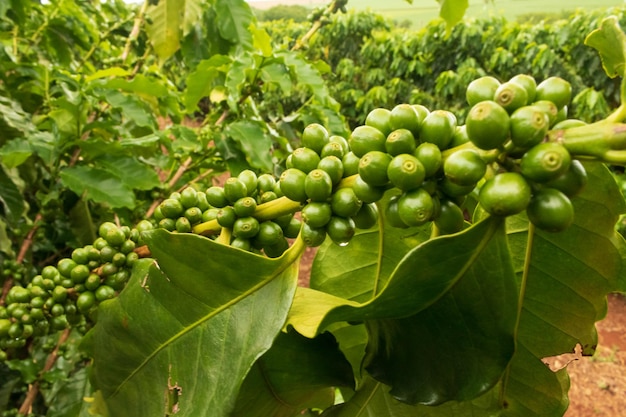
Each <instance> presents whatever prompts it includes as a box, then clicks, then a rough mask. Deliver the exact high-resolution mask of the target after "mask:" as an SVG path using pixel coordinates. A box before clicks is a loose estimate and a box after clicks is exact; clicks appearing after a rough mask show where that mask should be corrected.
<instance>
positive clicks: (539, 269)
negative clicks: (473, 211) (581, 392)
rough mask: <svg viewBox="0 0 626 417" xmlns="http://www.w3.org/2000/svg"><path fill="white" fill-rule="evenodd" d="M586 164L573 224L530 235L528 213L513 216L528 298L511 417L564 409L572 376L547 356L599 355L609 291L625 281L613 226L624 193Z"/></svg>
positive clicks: (511, 383)
mask: <svg viewBox="0 0 626 417" xmlns="http://www.w3.org/2000/svg"><path fill="white" fill-rule="evenodd" d="M585 167H586V169H587V173H588V176H589V183H588V184H587V187H586V188H585V190H584V192H583V193H582V194H581V195H580V196H578V197H576V198H574V199H573V203H574V208H575V213H576V217H575V220H574V224H573V225H572V226H571V227H570V228H568V229H567V230H566V231H564V232H561V233H548V232H541V231H536V230H534V229H533V230H531V231H530V232H531V236H530V237H531V240H529V230H528V223H527V222H526V221H525V219H524V218H523V217H521V216H520V217H517V218H513V219H511V220H510V221H509V240H510V242H511V248H512V253H513V254H514V256H515V264H516V268H517V271H518V272H517V273H518V280H519V282H520V286H523V288H524V298H523V303H522V309H521V315H520V323H519V328H518V330H517V346H518V347H517V352H516V354H515V357H514V359H513V361H512V363H511V370H510V372H509V373H508V374H507V377H506V378H505V379H504V389H505V391H504V398H505V400H506V402H507V403H508V404H509V407H508V409H507V413H508V414H507V416H515V417H517V416H520V417H521V416H527V417H534V416H536V417H539V416H542V417H544V416H561V415H562V413H563V411H564V410H565V408H566V406H567V397H566V393H567V389H568V386H569V380H568V378H567V375H565V374H564V373H552V372H550V371H549V369H547V368H546V367H545V365H543V363H542V359H543V358H545V357H550V356H554V355H559V354H562V353H571V352H574V349H575V346H576V345H577V344H579V345H580V346H581V348H582V353H583V355H591V354H593V352H594V351H595V348H596V345H597V343H598V340H597V332H596V329H595V327H594V323H595V322H596V321H598V320H600V319H602V318H603V317H604V316H605V314H606V311H607V300H606V296H607V293H609V292H611V291H615V290H618V289H619V288H621V287H623V281H624V279H626V277H625V272H626V269H625V268H624V263H623V261H622V253H623V251H624V240H623V238H622V237H621V236H620V235H619V234H618V233H617V232H616V231H615V229H614V225H615V222H616V221H617V219H618V217H619V215H620V213H623V212H624V211H625V208H626V206H625V204H624V199H623V197H622V195H621V193H620V191H619V188H618V187H617V185H616V183H615V181H614V180H613V178H612V176H611V174H610V173H609V171H608V169H607V168H606V167H604V166H603V165H601V164H593V163H590V164H586V165H585ZM529 244H530V245H531V253H530V261H527V260H526V259H525V253H526V249H527V247H528V245H529ZM524 271H526V272H527V278H526V280H524V281H523V280H522V277H523V273H524ZM539 393H541V395H540V394H539ZM539 398H542V399H541V400H539ZM548 405H549V406H548Z"/></svg>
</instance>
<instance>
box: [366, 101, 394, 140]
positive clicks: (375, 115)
mask: <svg viewBox="0 0 626 417" xmlns="http://www.w3.org/2000/svg"><path fill="white" fill-rule="evenodd" d="M390 120H391V111H390V110H388V109H384V108H382V107H379V108H376V109H373V110H372V111H370V112H369V113H368V114H367V116H366V117H365V125H366V126H370V127H373V128H375V129H377V130H378V131H380V132H381V133H382V134H383V135H385V136H387V135H388V134H389V133H391V130H392V129H391V121H390Z"/></svg>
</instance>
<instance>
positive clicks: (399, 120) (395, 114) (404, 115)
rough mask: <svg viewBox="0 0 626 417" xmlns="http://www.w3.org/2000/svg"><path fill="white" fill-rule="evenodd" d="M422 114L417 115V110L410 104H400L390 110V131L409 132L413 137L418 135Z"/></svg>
mask: <svg viewBox="0 0 626 417" xmlns="http://www.w3.org/2000/svg"><path fill="white" fill-rule="evenodd" d="M421 116H423V115H422V114H420V113H418V111H417V109H416V108H415V107H413V106H412V105H410V104H406V103H402V104H398V105H396V106H394V108H393V109H391V114H390V115H389V125H390V126H391V129H392V131H394V130H398V129H406V130H409V131H410V132H411V133H412V134H413V135H414V136H417V135H419V134H420V130H421V126H422V121H423V120H424V119H422V118H421Z"/></svg>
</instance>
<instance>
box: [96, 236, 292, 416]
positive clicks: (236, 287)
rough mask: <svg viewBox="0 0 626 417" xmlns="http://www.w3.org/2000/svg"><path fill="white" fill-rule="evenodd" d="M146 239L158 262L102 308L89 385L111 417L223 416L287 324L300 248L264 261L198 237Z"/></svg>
mask: <svg viewBox="0 0 626 417" xmlns="http://www.w3.org/2000/svg"><path fill="white" fill-rule="evenodd" d="M145 238H146V241H147V243H148V246H149V247H150V250H151V252H152V255H153V256H154V258H155V259H156V263H155V264H153V265H146V263H145V261H144V263H140V264H139V266H138V267H136V268H135V271H134V273H133V277H132V278H131V281H130V282H129V284H128V285H127V287H126V288H125V289H124V291H123V292H122V293H121V294H120V296H119V297H118V298H117V299H115V300H112V301H109V302H105V303H103V304H102V305H101V307H100V314H99V320H98V323H97V325H96V326H95V328H94V330H93V331H92V332H91V333H90V334H89V337H88V339H87V341H86V343H87V347H88V349H89V350H90V351H91V353H92V355H93V357H94V369H93V384H94V386H95V387H96V388H97V389H98V390H100V391H101V393H102V396H103V398H104V400H105V402H106V404H107V406H108V409H109V415H110V416H115V417H135V416H151V417H152V416H154V417H157V416H165V415H170V414H173V413H174V412H176V413H177V414H176V415H177V416H181V417H184V416H190V417H191V416H193V417H221V416H227V415H228V413H229V412H230V411H231V410H232V409H233V407H234V405H235V400H236V397H237V392H238V389H239V387H240V385H241V383H242V381H243V379H244V377H245V375H246V374H247V373H248V371H249V369H250V368H251V366H252V365H253V363H254V362H255V360H256V359H257V358H259V357H260V356H261V355H262V354H263V353H264V352H265V351H267V350H268V349H269V348H270V346H271V345H272V342H273V340H274V338H275V337H276V335H277V334H278V333H279V331H280V329H281V328H282V327H283V325H284V322H285V318H286V315H287V311H288V309H289V306H290V305H291V302H292V298H293V294H294V291H295V288H296V286H297V278H298V260H299V257H300V254H301V253H302V249H303V248H302V245H301V242H300V241H296V243H295V244H294V246H292V247H291V248H290V249H289V250H288V251H287V252H286V253H285V254H284V255H283V256H282V257H280V258H277V259H268V258H264V257H261V256H258V255H254V254H251V253H248V252H245V251H241V250H239V249H234V248H231V247H228V246H224V245H220V244H218V243H216V242H214V241H212V240H210V239H207V238H204V237H201V236H197V235H186V234H172V233H169V232H166V231H164V230H155V231H153V232H150V234H149V235H147V236H145ZM167 413H170V414H167Z"/></svg>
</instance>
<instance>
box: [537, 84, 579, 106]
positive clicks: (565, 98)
mask: <svg viewBox="0 0 626 417" xmlns="http://www.w3.org/2000/svg"><path fill="white" fill-rule="evenodd" d="M536 100H547V101H551V102H552V103H554V105H555V106H556V107H557V109H560V108H562V107H563V106H566V105H568V104H569V102H570V101H571V100H572V86H571V85H570V83H569V82H567V81H566V80H564V79H563V78H560V77H550V78H547V79H545V80H543V81H542V82H540V83H539V85H537V95H536Z"/></svg>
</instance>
